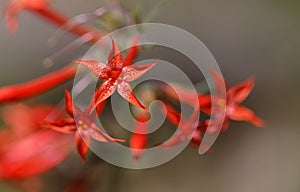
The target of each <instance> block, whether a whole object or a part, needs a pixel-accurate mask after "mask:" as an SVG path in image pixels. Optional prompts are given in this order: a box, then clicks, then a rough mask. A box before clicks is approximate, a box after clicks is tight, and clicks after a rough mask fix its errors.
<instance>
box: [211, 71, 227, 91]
mask: <svg viewBox="0 0 300 192" xmlns="http://www.w3.org/2000/svg"><path fill="white" fill-rule="evenodd" d="M211 73H212V76H213V78H214V81H215V91H214V96H222V95H223V93H222V90H223V88H225V89H226V84H225V80H224V78H223V77H222V76H221V74H220V73H219V72H217V71H215V70H212V71H211ZM225 91H226V90H225Z"/></svg>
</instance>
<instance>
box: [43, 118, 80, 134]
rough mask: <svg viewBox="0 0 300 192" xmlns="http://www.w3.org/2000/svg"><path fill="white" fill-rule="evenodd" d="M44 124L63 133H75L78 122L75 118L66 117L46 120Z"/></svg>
mask: <svg viewBox="0 0 300 192" xmlns="http://www.w3.org/2000/svg"><path fill="white" fill-rule="evenodd" d="M43 126H44V127H46V128H48V129H52V130H54V131H58V132H61V133H66V134H69V133H73V132H74V131H76V130H77V127H76V123H75V121H74V119H73V118H66V119H62V120H56V121H53V122H44V123H43Z"/></svg>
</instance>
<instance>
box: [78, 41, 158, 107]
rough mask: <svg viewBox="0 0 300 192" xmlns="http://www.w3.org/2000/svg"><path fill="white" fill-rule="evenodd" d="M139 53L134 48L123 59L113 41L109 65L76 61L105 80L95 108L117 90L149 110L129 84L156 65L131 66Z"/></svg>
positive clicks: (128, 99)
mask: <svg viewBox="0 0 300 192" xmlns="http://www.w3.org/2000/svg"><path fill="white" fill-rule="evenodd" d="M136 53H137V46H135V45H134V46H132V48H131V49H130V50H129V53H128V54H127V56H126V57H125V59H123V57H122V55H121V53H120V50H119V47H118V45H117V44H116V42H115V41H114V40H113V39H112V50H111V51H110V54H109V56H108V65H106V64H104V63H101V62H98V61H95V60H75V61H74V62H75V63H78V64H82V65H84V66H86V67H87V68H88V69H90V70H91V71H92V72H93V73H94V74H95V75H96V76H97V77H99V78H100V79H103V80H105V81H104V82H103V84H102V85H101V86H100V88H99V89H98V90H97V91H96V93H97V95H98V97H97V99H96V104H95V106H97V105H99V104H100V103H102V102H103V101H105V100H106V99H107V98H108V97H110V96H111V95H112V94H113V93H114V92H115V90H117V91H118V93H119V94H120V95H121V96H122V97H123V98H125V99H126V100H127V101H128V102H130V103H131V104H133V105H136V106H138V107H140V108H142V109H145V110H147V108H146V107H144V106H143V105H142V104H141V103H140V102H139V100H138V99H137V98H136V96H135V95H134V93H133V92H132V89H131V86H130V85H129V82H131V81H134V80H136V79H137V78H139V77H140V76H142V75H143V74H144V73H146V72H147V71H148V70H150V69H151V68H152V67H153V66H154V65H155V64H156V62H154V63H151V64H146V65H140V66H131V65H132V63H133V59H134V57H135V55H136Z"/></svg>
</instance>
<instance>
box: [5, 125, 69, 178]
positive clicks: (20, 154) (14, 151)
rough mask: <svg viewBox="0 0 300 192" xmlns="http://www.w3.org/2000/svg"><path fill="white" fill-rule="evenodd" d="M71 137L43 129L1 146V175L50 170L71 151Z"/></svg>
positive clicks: (19, 176) (9, 176)
mask: <svg viewBox="0 0 300 192" xmlns="http://www.w3.org/2000/svg"><path fill="white" fill-rule="evenodd" d="M71 139H72V138H71V137H70V136H68V135H63V134H60V133H56V132H54V131H50V130H41V131H37V132H35V133H33V134H31V135H29V136H27V137H24V138H22V139H21V140H17V141H15V142H13V143H11V144H9V145H6V146H5V147H4V148H1V150H0V154H1V155H0V179H9V180H15V179H25V178H28V177H32V176H34V175H37V174H40V173H43V172H45V171H48V170H49V169H51V168H53V167H55V166H56V165H58V164H59V163H60V162H62V161H63V160H64V159H65V158H66V157H67V156H68V155H69V154H70V153H71V151H72V145H70V143H71Z"/></svg>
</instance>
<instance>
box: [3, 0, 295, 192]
mask: <svg viewBox="0 0 300 192" xmlns="http://www.w3.org/2000/svg"><path fill="white" fill-rule="evenodd" d="M3 2H4V1H3V0H1V4H0V6H2V5H3ZM70 2H72V3H70ZM156 2H157V1H151V3H149V2H148V4H155V3H156ZM53 3H54V6H55V7H56V8H57V9H59V10H61V11H63V12H64V13H65V14H67V15H69V16H74V15H76V14H79V13H83V12H87V11H92V10H94V9H95V7H98V6H101V4H102V3H101V2H100V1H99V0H97V1H96V0H72V1H71V0H60V1H58V0H56V1H53ZM299 17H300V2H299V1H297V0H225V1H219V0H203V1H198V0H185V1H183V0H176V1H173V2H172V3H171V4H170V5H169V6H168V7H166V8H165V10H164V11H163V12H162V13H161V15H160V16H159V17H158V18H157V19H156V20H155V22H161V23H166V24H171V25H174V26H177V27H180V28H183V29H185V30H187V31H189V32H191V33H192V34H194V35H195V36H197V37H198V38H199V39H200V40H201V41H203V42H204V43H205V44H206V46H207V47H208V48H209V49H210V50H211V52H212V53H213V55H214V56H215V58H216V59H217V61H218V63H219V65H220V67H221V70H222V71H223V73H224V76H225V78H226V79H227V80H228V84H229V85H233V84H235V83H238V82H240V81H243V80H245V79H246V78H247V77H248V76H251V75H253V76H255V78H256V86H255V88H254V90H253V92H252V94H251V96H250V97H249V99H248V100H247V101H246V102H245V104H246V105H247V106H249V107H250V108H251V109H253V110H254V111H255V112H256V113H257V114H258V115H259V116H261V117H262V118H263V119H265V120H266V127H265V128H263V129H260V128H256V127H254V126H252V125H250V124H248V123H232V124H231V126H230V128H229V130H228V131H227V132H226V133H225V134H223V135H221V136H220V137H219V138H218V140H217V142H216V143H215V145H214V146H213V151H212V152H210V153H208V154H205V155H202V156H199V155H198V153H197V150H196V149H195V148H188V149H186V150H185V151H184V152H183V153H182V154H181V155H179V156H178V157H177V158H175V159H174V160H172V161H171V162H169V163H167V164H165V165H163V166H160V167H157V168H153V169H149V170H142V171H132V170H122V171H121V174H118V178H116V179H117V180H118V182H117V183H118V186H117V187H115V189H116V190H115V191H122V192H123V191H124V192H125V191H143V192H153V191H163V192H169V191H170V192H171V191H172V192H181V191H205V192H223V191H230V192H252V191H256V192H282V191H289V192H296V191H300V163H299V162H300V151H299V146H300V129H299V112H298V110H299V107H300V105H299V98H300V97H299V96H300V90H299V83H300V76H299V71H300V70H299V69H300V65H299V59H300V54H299V51H300V44H299V42H300V38H299V34H300V24H299ZM55 29H56V27H55V26H53V25H51V24H48V23H46V22H43V21H42V20H41V19H39V18H37V17H35V16H33V15H32V14H31V13H28V12H23V13H22V15H21V18H20V27H19V30H18V32H17V33H16V34H15V35H11V34H9V33H8V32H7V30H6V28H5V24H4V21H3V19H1V23H0V62H1V65H0V75H1V81H0V85H1V86H3V85H7V84H13V83H18V82H22V81H24V80H28V79H30V78H33V77H35V76H38V75H41V74H45V73H47V72H48V69H45V68H44V67H43V66H42V64H41V63H42V60H43V59H44V58H45V57H46V56H48V55H50V54H51V53H53V52H54V50H55V49H51V48H48V47H47V46H46V42H47V39H48V38H49V37H50V36H51V34H52V33H53V32H54V31H55ZM73 38H74V37H73V36H66V37H65V38H64V39H63V40H62V41H61V42H60V43H59V45H58V47H60V46H62V45H63V44H64V43H67V42H69V41H70V40H71V39H73ZM70 57H71V56H70ZM66 60H67V59H65V60H64V59H61V63H62V65H64V64H66V63H67V62H66ZM56 65H60V64H56ZM55 67H59V66H55ZM55 67H54V68H55ZM56 93H58V91H56V92H55V91H54V92H52V93H49V95H50V96H51V95H52V96H53V95H54V96H55V95H56Z"/></svg>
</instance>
